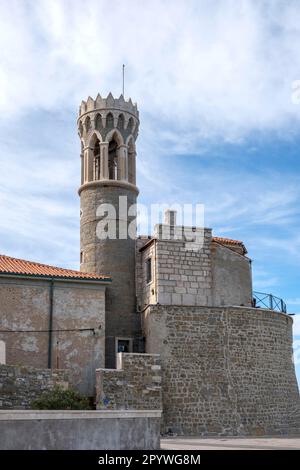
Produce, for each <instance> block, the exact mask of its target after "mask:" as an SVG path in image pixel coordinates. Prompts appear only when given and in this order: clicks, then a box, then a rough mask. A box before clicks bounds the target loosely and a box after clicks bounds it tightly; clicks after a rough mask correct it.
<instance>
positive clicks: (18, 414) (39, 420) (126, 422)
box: [0, 410, 160, 451]
mask: <svg viewBox="0 0 300 470" xmlns="http://www.w3.org/2000/svg"><path fill="white" fill-rule="evenodd" d="M159 427H160V412H159V411H153V410H147V411H144V410H134V411H118V410H110V411H108V410H101V411H92V410H89V411H78V410H76V411H74V410H72V411H71V410H64V411H54V410H47V411H28V410H26V411H24V410H22V411H16V410H13V411H10V412H5V411H0V437H1V438H0V449H1V450H95V451H96V450H100V449H103V450H107V449H109V450H129V449H130V450H133V449H136V450H137V449H139V450H151V449H159V448H160V442H159V441H160V429H159Z"/></svg>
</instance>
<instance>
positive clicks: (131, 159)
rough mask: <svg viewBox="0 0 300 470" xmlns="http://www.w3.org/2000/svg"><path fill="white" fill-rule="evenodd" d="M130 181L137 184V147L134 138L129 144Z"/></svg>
mask: <svg viewBox="0 0 300 470" xmlns="http://www.w3.org/2000/svg"><path fill="white" fill-rule="evenodd" d="M128 181H129V183H132V184H135V147H134V142H133V139H132V138H131V139H130V141H129V144H128Z"/></svg>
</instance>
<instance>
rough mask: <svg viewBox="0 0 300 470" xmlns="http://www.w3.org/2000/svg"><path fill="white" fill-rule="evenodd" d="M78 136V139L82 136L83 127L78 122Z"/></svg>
mask: <svg viewBox="0 0 300 470" xmlns="http://www.w3.org/2000/svg"><path fill="white" fill-rule="evenodd" d="M79 134H80V137H81V136H82V134H83V125H82V122H81V121H79Z"/></svg>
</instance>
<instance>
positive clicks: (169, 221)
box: [165, 209, 177, 227]
mask: <svg viewBox="0 0 300 470" xmlns="http://www.w3.org/2000/svg"><path fill="white" fill-rule="evenodd" d="M176 215H177V211H172V210H170V209H167V210H166V211H165V224H166V225H170V227H175V226H176Z"/></svg>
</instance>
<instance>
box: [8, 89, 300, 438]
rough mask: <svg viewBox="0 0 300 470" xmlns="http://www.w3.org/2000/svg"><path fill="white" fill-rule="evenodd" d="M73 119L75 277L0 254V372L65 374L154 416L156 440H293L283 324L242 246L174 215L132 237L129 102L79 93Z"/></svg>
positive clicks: (134, 193) (295, 417) (279, 307)
mask: <svg viewBox="0 0 300 470" xmlns="http://www.w3.org/2000/svg"><path fill="white" fill-rule="evenodd" d="M77 123H78V132H79V137H80V141H81V154H80V158H81V184H80V187H79V196H80V271H74V270H68V269H63V268H56V267H52V266H48V265H43V264H40V263H34V262H30V261H25V260H19V259H16V258H11V257H9V256H5V255H3V256H0V340H1V341H2V350H3V351H4V350H5V351H4V352H2V362H4V361H5V362H6V363H7V364H21V365H26V366H34V367H37V368H49V369H51V368H52V369H67V370H69V371H70V373H71V376H72V383H73V384H74V385H75V386H76V387H77V388H78V389H79V390H81V391H82V392H83V393H85V394H87V395H89V396H95V394H96V395H97V407H98V408H108V409H111V408H119V409H122V408H123V409H130V408H140V409H141V408H144V409H145V408H146V409H150V408H152V409H153V408H154V409H155V408H162V410H163V418H162V432H164V433H167V432H171V433H178V434H185V435H249V434H250V435H252V434H253V435H267V434H289V433H297V432H299V430H300V429H299V428H300V426H299V424H300V423H299V419H300V414H299V391H298V386H297V381H296V376H295V368H294V364H293V361H292V352H293V351H292V318H291V316H289V315H288V314H287V313H286V310H285V307H284V303H283V301H281V300H280V299H279V301H278V299H277V300H276V298H274V299H273V298H271V303H270V304H268V305H264V307H267V308H261V306H259V305H258V304H257V303H256V304H255V302H254V293H253V289H252V275H251V260H250V258H249V257H248V256H247V250H246V247H245V246H244V244H243V243H242V242H241V241H237V240H231V239H227V238H221V237H217V236H214V235H213V234H212V230H211V229H210V228H206V227H182V226H181V225H178V224H177V221H176V212H175V211H173V210H168V211H166V213H165V220H164V223H160V224H157V225H156V226H155V228H154V233H153V235H152V236H143V235H140V236H138V237H137V236H136V232H135V219H136V203H137V197H138V194H139V189H138V187H137V183H136V158H137V153H136V139H137V136H138V128H139V113H138V110H137V106H136V105H135V104H133V103H132V101H131V100H130V99H129V101H125V100H124V98H123V96H122V95H121V96H120V98H118V99H115V98H114V97H113V96H112V95H111V94H109V95H108V97H107V98H102V97H101V96H100V95H98V96H97V98H96V99H95V100H93V99H92V98H90V97H89V98H88V100H87V101H86V102H85V101H82V103H81V106H80V109H79V117H78V121H77ZM124 201H126V217H125V216H124V207H123V205H124ZM111 208H112V209H113V210H111ZM128 208H130V209H129V211H128V210H127V209H128ZM103 221H104V222H105V224H103ZM101 224H102V225H101ZM103 226H105V227H106V229H107V227H108V226H112V227H113V228H115V230H114V235H115V236H109V234H108V232H105V231H103V230H101V229H100V228H101V227H103ZM124 234H125V236H124ZM1 341H0V343H1ZM0 351H1V348H0ZM0 359H1V358H0ZM0 393H1V392H0Z"/></svg>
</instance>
